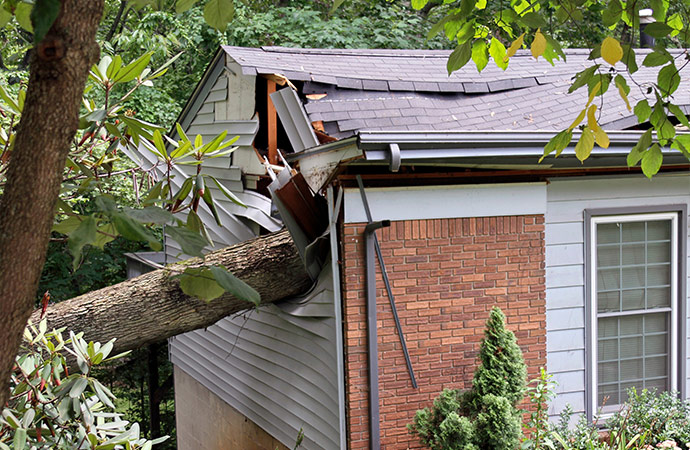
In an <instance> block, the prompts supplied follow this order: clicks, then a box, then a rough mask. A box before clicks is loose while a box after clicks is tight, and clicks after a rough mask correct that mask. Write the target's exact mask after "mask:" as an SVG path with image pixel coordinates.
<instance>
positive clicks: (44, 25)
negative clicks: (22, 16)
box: [31, 0, 60, 44]
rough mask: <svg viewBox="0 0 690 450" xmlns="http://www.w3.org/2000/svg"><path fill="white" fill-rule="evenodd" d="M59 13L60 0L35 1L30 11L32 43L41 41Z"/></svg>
mask: <svg viewBox="0 0 690 450" xmlns="http://www.w3.org/2000/svg"><path fill="white" fill-rule="evenodd" d="M59 12H60V0H36V3H34V8H33V10H32V11H31V25H32V26H33V28H34V43H35V44H38V43H39V42H41V41H42V40H43V38H44V37H45V35H46V33H48V30H49V29H50V27H51V26H53V22H55V19H57V16H58V13H59Z"/></svg>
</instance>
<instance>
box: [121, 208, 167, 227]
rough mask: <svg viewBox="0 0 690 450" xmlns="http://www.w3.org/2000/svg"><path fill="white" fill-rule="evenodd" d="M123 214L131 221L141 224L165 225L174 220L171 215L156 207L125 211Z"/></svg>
mask: <svg viewBox="0 0 690 450" xmlns="http://www.w3.org/2000/svg"><path fill="white" fill-rule="evenodd" d="M124 212H125V214H127V215H128V216H129V217H131V218H132V219H134V220H136V221H137V222H141V223H153V224H156V225H165V224H168V223H170V222H172V221H173V220H175V217H174V216H173V215H172V214H170V213H169V212H168V211H166V210H164V209H163V208H160V207H158V206H147V207H146V208H143V209H125V210H124Z"/></svg>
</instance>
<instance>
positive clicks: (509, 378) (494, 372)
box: [472, 307, 527, 410]
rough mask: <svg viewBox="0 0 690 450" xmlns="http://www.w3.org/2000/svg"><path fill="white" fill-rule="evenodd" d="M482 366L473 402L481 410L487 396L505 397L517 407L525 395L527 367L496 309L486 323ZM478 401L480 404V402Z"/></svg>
mask: <svg viewBox="0 0 690 450" xmlns="http://www.w3.org/2000/svg"><path fill="white" fill-rule="evenodd" d="M479 359H480V361H481V364H480V365H479V367H478V368H477V371H476V372H475V373H474V380H473V381H472V396H473V397H474V398H473V403H474V405H475V407H476V408H477V410H479V409H481V406H482V405H481V398H482V397H483V396H485V395H487V394H493V395H497V396H500V397H505V398H506V399H507V400H508V401H509V402H510V403H511V404H512V405H516V404H518V403H519V402H520V400H522V398H523V397H524V395H525V378H526V377H527V368H526V366H525V361H524V359H523V358H522V351H521V350H520V347H519V346H518V345H517V341H516V339H515V335H514V334H513V332H512V331H510V330H506V327H505V316H504V315H503V312H501V310H500V309H499V308H496V307H494V308H493V309H492V310H491V314H490V315H489V320H488V321H487V322H486V330H484V339H483V340H482V344H481V347H480V349H479ZM478 402H479V403H478Z"/></svg>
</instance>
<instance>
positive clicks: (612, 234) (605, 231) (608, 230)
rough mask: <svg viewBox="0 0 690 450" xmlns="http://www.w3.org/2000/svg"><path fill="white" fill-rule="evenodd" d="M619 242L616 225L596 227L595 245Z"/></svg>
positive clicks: (608, 224)
mask: <svg viewBox="0 0 690 450" xmlns="http://www.w3.org/2000/svg"><path fill="white" fill-rule="evenodd" d="M620 240H621V238H620V227H619V225H618V224H617V223H602V224H599V225H597V244H612V243H618V242H620Z"/></svg>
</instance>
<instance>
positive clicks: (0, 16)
mask: <svg viewBox="0 0 690 450" xmlns="http://www.w3.org/2000/svg"><path fill="white" fill-rule="evenodd" d="M10 20H12V13H11V12H9V11H8V10H6V9H5V8H2V7H0V28H4V27H5V25H7V24H8V23H9V22H10Z"/></svg>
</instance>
